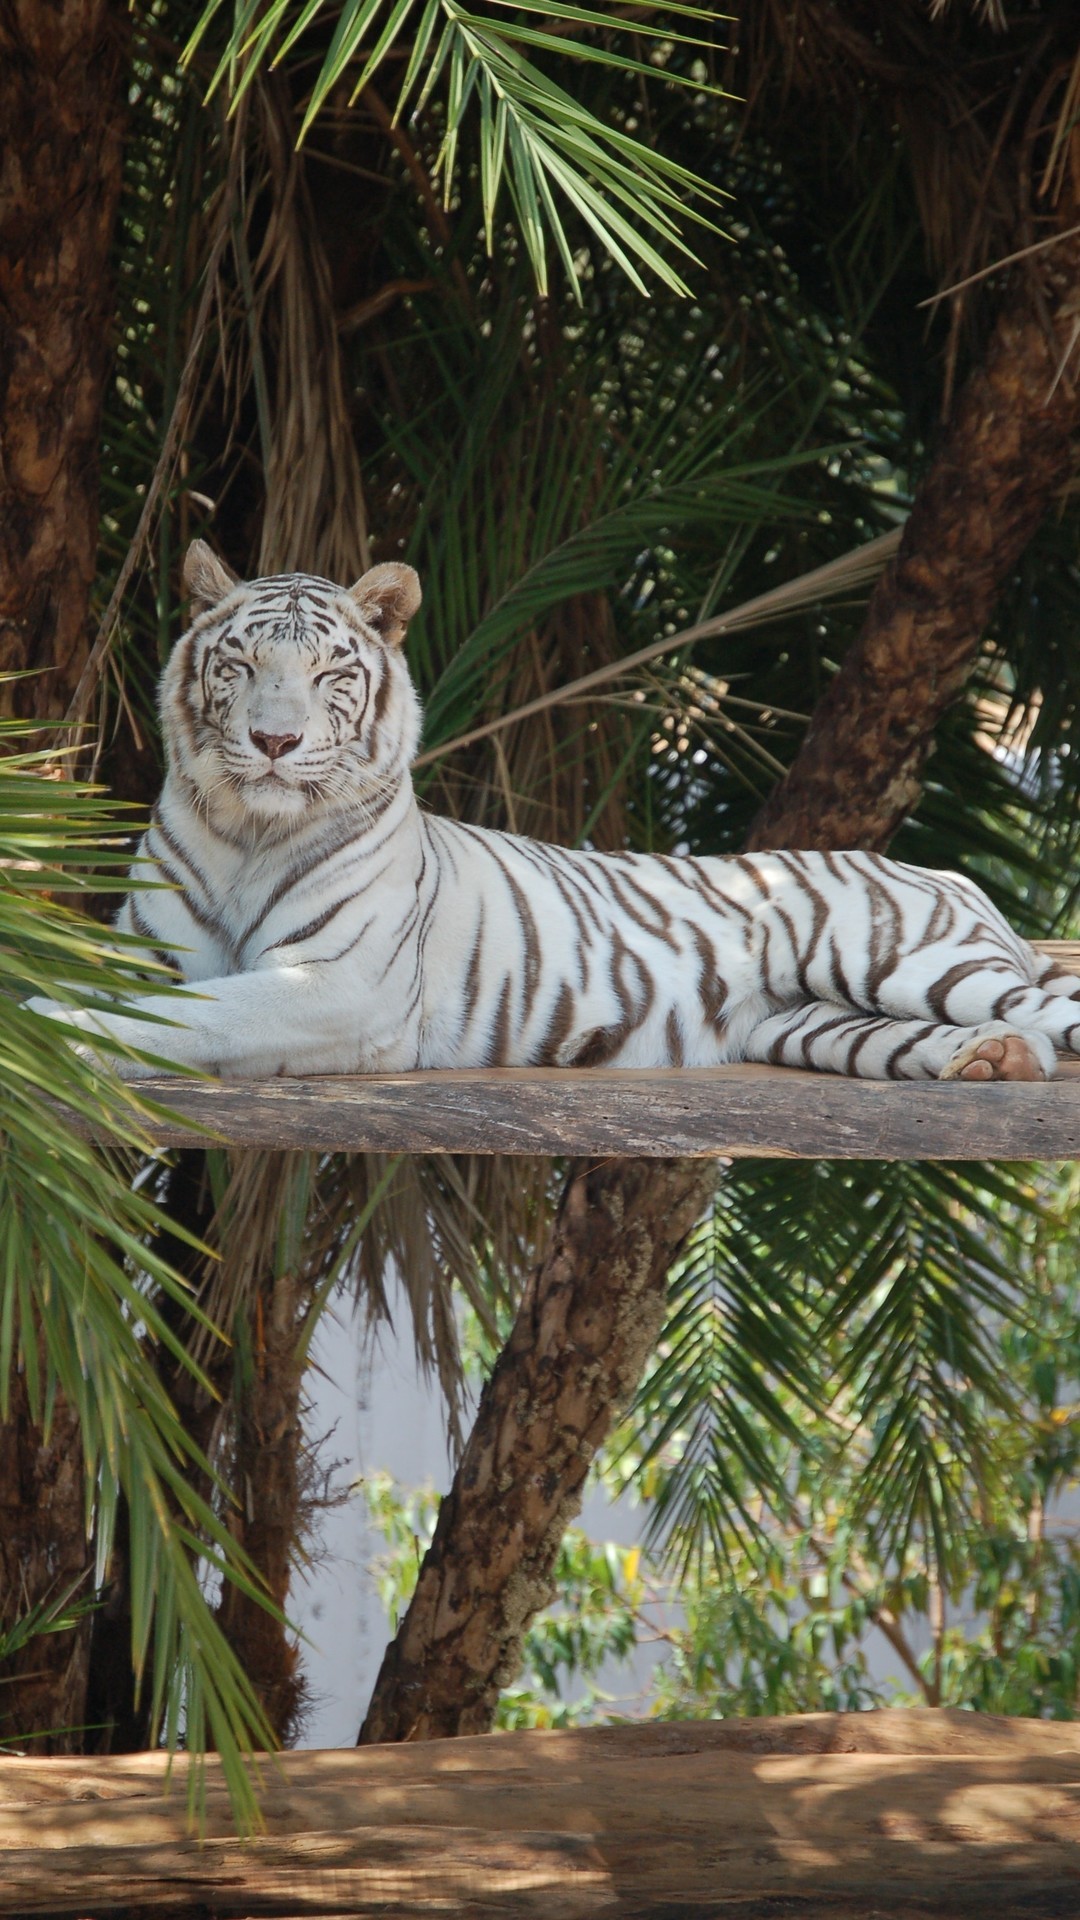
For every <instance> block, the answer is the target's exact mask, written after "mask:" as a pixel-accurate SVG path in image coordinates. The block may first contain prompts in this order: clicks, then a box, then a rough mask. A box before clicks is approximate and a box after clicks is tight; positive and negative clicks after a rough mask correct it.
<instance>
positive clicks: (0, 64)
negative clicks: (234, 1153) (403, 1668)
mask: <svg viewBox="0 0 1080 1920" xmlns="http://www.w3.org/2000/svg"><path fill="white" fill-rule="evenodd" d="M127 38H128V15H127V9H126V7H125V5H124V4H123V0H60V3H59V4H54V5H51V6H41V5H39V4H37V0H0V130H2V138H0V673H16V672H25V671H31V672H33V673H34V674H35V678H34V679H32V680H27V681H22V682H15V683H13V684H11V685H9V686H7V687H2V686H0V711H7V712H10V711H12V710H15V711H18V712H22V713H25V714H29V715H34V716H41V717H43V718H47V717H59V716H61V715H62V714H63V712H64V710H65V708H66V705H67V702H68V699H69V697H70V695H71V692H72V690H73V688H74V685H75V682H76V680H77V678H78V675H79V671H80V668H81V667H82V664H83V662H84V661H85V659H86V654H87V647H88V634H87V627H88V621H89V603H90V590H91V586H92V583H93V578H94V566H95V557H96V553H97V540H98V441H99V436H100V427H101V407H102V397H103V391H104V384H105V376H106V371H107V367H108V357H109V351H110V339H109V330H110V319H111V313H112V300H111V284H110V272H109V256H110V250H111V247H112V238H113V228H114V223H115V217H116V209H117V203H118V199H119V193H120V171H121V157H122V141H123V131H124V123H125V118H126V92H125V88H126V44H127ZM13 1386H14V1392H13V1400H12V1409H11V1415H10V1418H9V1420H8V1421H7V1423H6V1424H4V1425H0V1578H2V1587H0V1622H2V1623H3V1624H4V1625H6V1626H10V1625H11V1624H12V1621H13V1620H14V1619H16V1618H17V1617H19V1616H22V1615H25V1614H26V1613H27V1612H29V1611H30V1610H31V1609H32V1608H33V1607H35V1606H37V1605H40V1604H42V1603H46V1604H47V1603H48V1602H50V1601H52V1600H55V1599H57V1598H59V1596H60V1595H61V1594H62V1593H64V1592H65V1590H66V1589H67V1588H68V1587H69V1586H70V1585H71V1584H72V1583H73V1582H74V1581H76V1580H77V1579H78V1578H79V1577H80V1576H82V1575H86V1576H87V1578H89V1563H90V1559H91V1556H90V1554H89V1549H88V1546H87V1541H86V1532H85V1522H86V1513H85V1481H84V1467H83V1458H82V1447H81V1442H80V1436H79V1429H78V1425H77V1422H76V1420H75V1418H74V1416H73V1414H72V1412H71V1410H70V1409H69V1408H68V1407H67V1406H66V1404H65V1403H64V1402H63V1400H62V1399H58V1400H57V1403H56V1405H55V1406H54V1409H53V1414H52V1419H51V1423H50V1428H49V1433H48V1437H47V1438H46V1437H45V1436H44V1435H43V1434H42V1431H41V1429H40V1428H39V1427H38V1426H37V1425H36V1424H35V1422H34V1421H33V1420H32V1419H31V1417H30V1413H29V1409H28V1407H27V1404H26V1399H25V1393H24V1391H23V1387H22V1383H21V1381H20V1380H18V1379H17V1378H16V1379H15V1381H14V1382H13ZM87 1591H88V1590H87V1589H86V1587H85V1586H84V1587H83V1588H82V1589H80V1594H81V1597H83V1598H85V1597H87ZM89 1638H90V1620H89V1618H87V1619H86V1620H84V1621H83V1622H82V1623H81V1624H80V1625H79V1626H78V1627H77V1628H76V1629H75V1630H74V1631H73V1632H70V1633H50V1634H38V1635H36V1636H35V1637H34V1639H33V1640H31V1641H30V1642H29V1644H28V1645H27V1646H26V1647H25V1648H24V1649H23V1651H22V1652H21V1653H19V1654H17V1655H15V1656H13V1658H12V1660H11V1661H10V1662H8V1663H6V1665H5V1668H4V1671H3V1672H2V1673H0V1733H2V1734H3V1736H4V1737H5V1738H11V1737H15V1738H18V1737H20V1736H21V1737H26V1736H29V1735H34V1736H41V1735H44V1736H45V1739H44V1741H42V1740H41V1739H39V1738H38V1737H35V1739H34V1751H35V1752H42V1751H49V1750H50V1749H51V1750H52V1751H69V1750H71V1749H72V1748H76V1749H77V1748H78V1747H80V1746H81V1742H82V1734H81V1728H82V1725H83V1722H84V1720H85V1718H86V1682H87V1668H88V1646H89ZM74 1728H78V1729H80V1732H79V1733H77V1734H76V1733H75V1732H73V1731H71V1729H74Z"/></svg>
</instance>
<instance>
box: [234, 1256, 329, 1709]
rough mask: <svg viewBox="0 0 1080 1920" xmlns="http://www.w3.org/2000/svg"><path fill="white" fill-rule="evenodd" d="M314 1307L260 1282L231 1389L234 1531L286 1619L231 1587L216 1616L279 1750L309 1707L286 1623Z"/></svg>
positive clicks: (275, 1282)
mask: <svg viewBox="0 0 1080 1920" xmlns="http://www.w3.org/2000/svg"><path fill="white" fill-rule="evenodd" d="M307 1302H308V1293H307V1289H304V1288H301V1287H300V1286H299V1285H298V1284H297V1281H296V1278H295V1276H293V1275H291V1274H285V1275H284V1276H281V1277H279V1278H275V1277H274V1276H273V1275H270V1276H267V1277H265V1278H263V1279H262V1280H261V1281H260V1283H259V1288H258V1291H257V1293H256V1295H255V1298H254V1302H253V1311H252V1322H253V1324H252V1325H251V1326H250V1327H249V1329H248V1330H247V1339H248V1341H249V1342H250V1362H249V1364H248V1365H246V1366H245V1367H244V1368H243V1370H242V1371H243V1375H244V1377H243V1378H242V1379H241V1380H239V1381H237V1382H236V1383H235V1384H234V1387H233V1394H234V1410H233V1420H234V1443H233V1453H232V1459H231V1461H230V1465H229V1480H230V1482H231V1485H232V1488H233V1492H234V1494H235V1496H236V1500H237V1507H236V1510H235V1514H234V1516H233V1522H232V1525H233V1532H234V1533H235V1535H236V1538H237V1540H238V1542H239V1544H240V1546H241V1547H242V1548H243V1549H244V1551H245V1553H247V1554H248V1555H249V1556H250V1558H251V1560H252V1561H253V1562H254V1564H255V1566H256V1567H257V1568H258V1569H259V1572H260V1574H261V1575H262V1577H263V1580H264V1581H265V1582H266V1588H267V1592H268V1594H269V1597H270V1599H271V1601H272V1602H273V1604H274V1606H275V1607H277V1608H278V1610H279V1611H278V1614H277V1615H275V1614H273V1613H270V1612H268V1611H267V1609H266V1607H264V1606H261V1605H260V1604H259V1602H258V1601H257V1600H252V1599H251V1598H250V1597H249V1596H248V1595H247V1594H246V1593H244V1592H243V1591H242V1590H241V1589H240V1588H239V1587H237V1586H234V1585H233V1583H232V1581H231V1580H227V1581H226V1582H225V1585H224V1587H223V1589H222V1595H221V1603H220V1606H219V1607H218V1622H219V1624H220V1626H221V1628H222V1630H223V1631H224V1632H225V1634H226V1635H227V1636H228V1638H229V1640H230V1642H231V1644H232V1646H233V1648H234V1650H235V1652H236V1655H237V1657H238V1659H239V1660H240V1662H241V1664H242V1665H243V1668H244V1671H245V1672H246V1674H247V1676H248V1678H249V1679H250V1681H251V1683H252V1685H253V1687H254V1688H255V1691H256V1693H257V1694H258V1696H259V1703H260V1705H261V1706H262V1709H263V1711H264V1713H265V1714H266V1717H267V1720H268V1721H269V1722H270V1725H271V1727H272V1728H273V1730H274V1733H275V1735H276V1736H277V1739H278V1740H279V1741H280V1742H281V1743H282V1745H286V1744H287V1743H288V1741H289V1739H290V1737H291V1736H293V1735H295V1733H296V1732H297V1730H298V1721H299V1719H300V1715H301V1711H302V1706H303V1700H304V1683H303V1680H302V1678H301V1675H300V1671H299V1656H298V1653H297V1648H296V1643H295V1641H294V1639H293V1637H292V1635H291V1633H290V1632H289V1631H288V1629H287V1627H286V1624H285V1620H284V1618H283V1617H282V1616H283V1615H284V1612H285V1604H286V1601H287V1599H288V1592H289V1576H290V1573H291V1571H292V1560H293V1553H294V1549H295V1546H296V1542H297V1539H298V1536H299V1533H300V1507H301V1484H300V1483H301V1476H302V1454H303V1432H302V1421H301V1412H300V1387H301V1380H302V1377H303V1371H304V1363H303V1360H302V1359H300V1358H298V1355H297V1344H298V1341H299V1334H300V1325H301V1320H302V1313H303V1308H304V1306H305V1305H306V1304H307Z"/></svg>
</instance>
